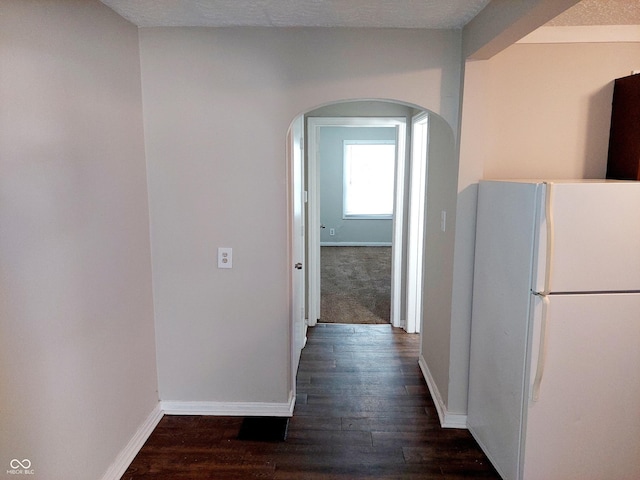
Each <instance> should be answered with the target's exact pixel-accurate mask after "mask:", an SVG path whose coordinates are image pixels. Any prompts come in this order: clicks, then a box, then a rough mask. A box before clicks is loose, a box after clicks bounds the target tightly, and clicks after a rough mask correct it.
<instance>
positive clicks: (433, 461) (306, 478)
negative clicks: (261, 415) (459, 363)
mask: <svg viewBox="0 0 640 480" xmlns="http://www.w3.org/2000/svg"><path fill="white" fill-rule="evenodd" d="M418 341H419V336H418V335H408V334H406V333H404V332H403V331H402V330H399V329H393V328H392V327H391V326H389V325H344V324H318V325H317V326H316V327H314V328H311V329H309V338H308V343H307V346H306V347H305V349H304V350H303V352H302V358H301V361H300V369H299V372H298V392H297V393H298V400H297V404H296V408H295V413H294V416H293V417H292V418H291V420H290V422H289V428H288V435H287V439H286V441H285V442H255V441H254V442H250V441H240V440H238V439H237V436H238V432H239V430H240V427H241V424H242V421H243V419H242V418H239V417H199V416H165V417H164V418H163V419H162V421H161V422H160V424H159V425H158V427H157V428H156V430H155V431H154V433H153V434H152V435H151V437H150V438H149V440H148V441H147V443H146V444H145V446H144V447H143V449H142V450H141V452H140V453H139V454H138V456H137V457H136V459H135V460H134V462H133V463H132V465H131V466H130V467H129V470H127V472H126V473H125V475H124V476H123V477H122V479H123V480H134V479H135V480H138V479H145V480H146V479H151V478H153V479H158V478H171V479H177V480H187V479H202V478H211V479H225V480H226V479H249V478H267V479H277V480H294V479H295V480H358V479H368V480H369V479H370V480H374V479H375V480H385V479H386V480H391V479H394V480H412V479H415V480H417V479H448V480H453V479H462V478H467V479H480V478H482V479H499V477H498V475H497V474H496V472H495V471H494V469H493V468H492V467H491V465H490V464H489V462H488V460H487V459H486V457H485V456H484V454H483V453H482V452H481V451H480V449H479V448H478V446H477V445H476V443H475V441H474V440H473V439H472V437H471V435H470V434H469V432H467V431H466V430H452V429H441V428H440V425H439V422H438V416H437V413H436V410H435V407H434V405H433V402H432V401H431V398H430V396H429V392H428V389H427V386H426V385H425V382H424V380H423V377H422V373H421V372H420V369H419V367H418V362H417V357H418Z"/></svg>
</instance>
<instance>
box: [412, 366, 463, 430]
mask: <svg viewBox="0 0 640 480" xmlns="http://www.w3.org/2000/svg"><path fill="white" fill-rule="evenodd" d="M418 365H419V366H420V370H421V371H422V375H423V376H424V380H425V382H427V387H428V388H429V393H430V394H431V398H432V399H433V403H434V404H435V406H436V411H437V412H438V418H439V419H440V426H441V427H442V428H463V429H467V416H466V415H464V414H460V413H449V412H448V411H447V406H446V405H445V404H444V401H443V400H442V395H440V391H439V390H438V386H437V385H436V382H435V381H434V380H433V376H432V375H431V372H430V371H429V367H428V366H427V362H426V361H425V359H424V357H423V356H422V355H420V357H419V359H418Z"/></svg>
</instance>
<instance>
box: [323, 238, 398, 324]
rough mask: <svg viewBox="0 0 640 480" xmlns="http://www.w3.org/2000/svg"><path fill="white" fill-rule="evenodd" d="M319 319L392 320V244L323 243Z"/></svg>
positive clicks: (334, 321) (351, 321)
mask: <svg viewBox="0 0 640 480" xmlns="http://www.w3.org/2000/svg"><path fill="white" fill-rule="evenodd" d="M320 264H321V274H320V275H321V277H320V292H321V297H320V321H321V322H324V323H389V321H390V315H391V247H321V249H320Z"/></svg>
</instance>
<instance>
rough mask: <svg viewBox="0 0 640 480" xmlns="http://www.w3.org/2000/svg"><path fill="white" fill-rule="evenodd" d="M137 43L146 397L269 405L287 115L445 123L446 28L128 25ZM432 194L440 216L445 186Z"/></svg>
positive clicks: (448, 101)
mask: <svg viewBox="0 0 640 480" xmlns="http://www.w3.org/2000/svg"><path fill="white" fill-rule="evenodd" d="M140 46H141V60H142V78H143V94H144V105H145V134H146V137H145V138H146V147H147V159H148V164H149V191H150V200H151V230H152V250H153V262H154V263H153V267H154V298H155V309H156V329H157V339H158V369H159V384H160V396H161V398H162V399H163V400H171V401H202V402H212V404H213V405H214V406H215V405H220V404H222V405H225V404H230V403H237V402H261V403H265V404H270V403H271V404H274V403H275V404H276V405H282V404H283V403H286V402H287V401H288V394H289V392H290V390H291V385H290V381H289V378H290V377H289V374H288V364H289V360H290V354H289V338H288V335H287V332H288V331H289V325H288V323H289V313H288V291H287V278H288V275H289V270H288V265H287V258H288V257H287V243H288V239H287V237H286V232H287V206H286V176H285V173H286V168H285V167H286V161H285V137H286V133H287V129H288V128H289V125H290V122H291V121H292V120H293V119H294V118H295V117H296V116H297V115H299V114H300V113H303V112H306V111H308V110H310V109H312V108H314V107H316V106H319V105H323V104H327V103H329V102H333V101H336V100H346V99H355V98H368V99H373V98H382V99H395V100H400V101H403V102H407V103H410V104H415V105H420V106H421V107H424V108H428V109H430V110H433V111H434V112H436V113H439V114H440V115H442V116H443V117H444V118H445V119H446V120H448V121H449V122H450V124H451V125H457V116H458V106H459V104H458V95H459V86H460V85H459V75H460V32H455V31H431V32H429V31H416V30H378V31H372V30H366V29H364V30H341V29H241V28H240V29H233V28H231V29H201V28H189V29H185V28H173V29H141V31H140ZM454 170H455V168H454ZM436 191H437V190H436ZM452 199H453V203H452ZM439 203H440V204H441V205H442V207H441V208H446V209H447V210H448V211H454V210H455V185H454V186H453V193H451V192H449V194H448V195H444V196H443V198H442V199H441V201H440V202H439ZM437 222H438V225H439V219H438V220H437ZM219 246H228V247H233V248H234V268H233V269H232V270H218V269H217V268H216V265H215V253H216V248H217V247H219ZM433 254H434V255H438V252H437V251H434V252H433ZM445 268H452V266H451V265H445ZM444 288H445V289H447V288H448V289H449V290H450V286H449V287H446V286H445V287H444Z"/></svg>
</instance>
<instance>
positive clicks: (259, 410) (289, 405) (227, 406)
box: [160, 394, 296, 417]
mask: <svg viewBox="0 0 640 480" xmlns="http://www.w3.org/2000/svg"><path fill="white" fill-rule="evenodd" d="M295 403H296V401H295V396H293V394H290V395H289V401H288V402H286V403H262V402H178V401H162V402H160V404H161V408H162V410H163V411H164V413H165V414H166V415H220V416H230V417H238V416H239V417H291V416H292V415H293V407H294V406H295Z"/></svg>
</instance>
